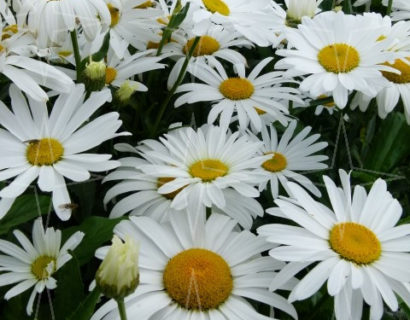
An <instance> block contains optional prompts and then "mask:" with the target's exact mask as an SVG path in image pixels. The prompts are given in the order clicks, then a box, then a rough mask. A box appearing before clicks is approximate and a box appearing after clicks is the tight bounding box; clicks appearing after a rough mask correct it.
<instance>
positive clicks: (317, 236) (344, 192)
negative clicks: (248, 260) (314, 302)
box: [258, 170, 410, 320]
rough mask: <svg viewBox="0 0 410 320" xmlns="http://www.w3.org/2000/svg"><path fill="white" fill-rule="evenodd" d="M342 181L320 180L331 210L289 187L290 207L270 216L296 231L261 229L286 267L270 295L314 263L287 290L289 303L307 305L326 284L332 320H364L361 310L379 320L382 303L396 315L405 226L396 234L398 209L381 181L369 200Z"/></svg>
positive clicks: (408, 259) (409, 257)
mask: <svg viewBox="0 0 410 320" xmlns="http://www.w3.org/2000/svg"><path fill="white" fill-rule="evenodd" d="M339 175H340V180H341V184H342V187H341V188H340V187H337V186H336V185H335V183H334V182H333V181H332V180H331V179H330V178H328V177H326V176H324V177H323V180H324V182H325V186H326V189H327V193H328V195H329V199H330V203H331V206H332V207H331V208H327V207H326V206H325V205H323V204H321V203H319V202H316V201H315V200H313V199H312V198H311V197H310V195H309V194H307V193H306V191H305V190H303V189H302V188H301V187H299V186H298V185H296V184H295V183H289V185H288V187H289V189H290V191H291V192H292V196H293V199H281V200H276V201H275V202H276V204H277V205H278V206H279V208H271V209H268V210H267V212H268V213H270V214H272V215H276V216H280V217H282V218H287V219H290V220H292V221H293V222H295V223H297V224H298V225H299V226H298V227H295V226H289V225H282V224H271V225H265V226H262V227H260V228H259V229H258V233H259V235H263V236H266V237H267V240H268V241H269V242H272V243H274V244H275V248H274V249H272V250H271V251H270V252H269V254H270V255H271V256H272V257H274V258H276V259H278V260H281V261H285V262H289V263H288V265H287V266H286V267H284V268H283V269H282V271H281V272H280V273H279V275H278V277H276V278H275V279H274V280H273V281H272V283H271V286H270V288H271V289H272V290H274V289H276V288H278V286H280V285H282V284H283V281H287V279H289V277H292V276H294V275H295V274H297V273H298V272H299V271H301V270H302V269H305V268H306V267H308V266H309V265H311V264H312V263H315V262H318V264H317V265H315V266H314V267H311V268H310V271H308V273H307V274H306V275H305V277H304V278H303V279H302V280H301V281H300V282H299V283H298V284H297V285H296V286H295V288H294V289H293V290H292V292H291V294H290V296H289V300H290V301H296V300H303V299H306V298H309V297H310V296H312V295H313V294H314V293H315V292H316V291H318V290H319V289H320V288H321V287H322V285H323V284H324V283H325V282H326V281H327V291H328V293H329V295H331V296H334V299H335V315H336V319H352V320H360V319H362V309H363V302H365V303H367V304H368V305H369V306H370V315H371V319H381V318H382V316H383V313H384V308H383V301H384V302H385V303H386V305H387V306H388V307H389V308H390V309H391V310H392V311H393V312H394V311H396V310H397V309H398V301H397V298H396V295H397V296H399V297H401V298H402V299H403V300H404V301H405V303H407V304H409V303H410V298H409V295H408V289H407V288H408V287H407V286H408V282H409V280H410V270H409V268H408V267H407V266H408V265H409V263H410V254H409V252H410V248H409V246H408V245H405V243H407V242H408V238H409V235H410V225H408V224H401V225H399V226H396V224H397V222H398V221H399V219H400V216H401V214H402V208H401V206H400V204H399V202H398V201H397V200H396V199H394V198H393V197H392V195H391V194H390V193H389V192H388V191H387V185H386V182H385V181H383V180H381V179H378V180H377V181H376V182H375V183H374V184H373V186H372V187H371V189H370V191H369V193H367V192H366V190H365V189H364V188H363V187H362V186H356V187H355V188H354V192H352V190H351V185H350V176H349V175H348V174H347V173H346V172H345V171H343V170H339ZM278 244H279V245H281V246H279V247H276V246H277V245H278Z"/></svg>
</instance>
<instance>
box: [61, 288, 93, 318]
mask: <svg viewBox="0 0 410 320" xmlns="http://www.w3.org/2000/svg"><path fill="white" fill-rule="evenodd" d="M99 297H100V291H99V290H98V289H97V288H95V289H94V290H93V291H91V293H90V294H89V295H88V296H87V298H85V300H84V302H83V303H81V304H80V305H79V306H78V308H77V309H76V310H75V311H74V312H73V313H72V314H71V315H70V316H69V317H66V320H89V319H90V318H91V316H92V315H93V313H94V309H95V305H96V304H97V302H98V298H99Z"/></svg>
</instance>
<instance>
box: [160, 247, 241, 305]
mask: <svg viewBox="0 0 410 320" xmlns="http://www.w3.org/2000/svg"><path fill="white" fill-rule="evenodd" d="M163 280H164V287H165V290H166V291H167V293H168V295H169V296H170V297H171V298H172V299H173V300H174V301H176V302H177V303H178V304H179V305H180V306H181V307H183V308H185V309H189V310H201V311H202V310H209V309H216V308H218V307H219V306H220V305H221V304H222V303H223V302H225V301H226V299H228V298H229V296H230V295H231V292H232V288H233V280H232V275H231V269H230V267H229V265H228V264H227V263H226V261H225V260H224V259H223V258H222V257H221V256H220V255H218V254H216V253H214V252H212V251H209V250H206V249H188V250H185V251H182V252H181V253H179V254H177V255H176V256H174V257H173V258H172V259H171V260H169V262H168V264H167V266H166V267H165V271H164V276H163Z"/></svg>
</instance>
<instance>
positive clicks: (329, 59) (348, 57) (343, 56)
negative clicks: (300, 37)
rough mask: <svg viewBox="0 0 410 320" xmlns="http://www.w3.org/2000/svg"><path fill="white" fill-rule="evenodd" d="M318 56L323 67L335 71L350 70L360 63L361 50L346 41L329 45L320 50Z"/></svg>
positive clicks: (344, 71)
mask: <svg viewBox="0 0 410 320" xmlns="http://www.w3.org/2000/svg"><path fill="white" fill-rule="evenodd" d="M317 57H318V60H319V63H320V64H321V65H322V67H323V68H324V69H325V70H326V71H328V72H333V73H346V72H350V71H352V70H353V69H355V68H357V67H358V66H359V63H360V55H359V52H358V51H357V50H356V49H355V48H353V47H351V46H349V45H347V44H345V43H334V44H331V45H328V46H327V47H324V48H323V49H322V50H320V51H319V53H318V55H317Z"/></svg>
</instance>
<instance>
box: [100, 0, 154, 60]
mask: <svg viewBox="0 0 410 320" xmlns="http://www.w3.org/2000/svg"><path fill="white" fill-rule="evenodd" d="M105 2H106V3H107V6H108V10H109V11H110V14H111V24H110V31H109V32H110V47H111V48H112V49H113V50H114V52H115V54H116V56H117V57H118V58H123V57H124V53H125V52H126V51H127V49H128V46H129V45H132V46H133V47H134V48H137V49H138V50H144V49H145V43H146V42H148V41H150V40H152V39H153V37H155V34H156V33H158V30H159V28H160V25H159V24H158V23H157V21H156V20H155V18H157V17H159V16H160V14H161V10H157V9H154V8H151V7H150V6H148V5H147V3H150V2H149V1H146V0H105Z"/></svg>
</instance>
